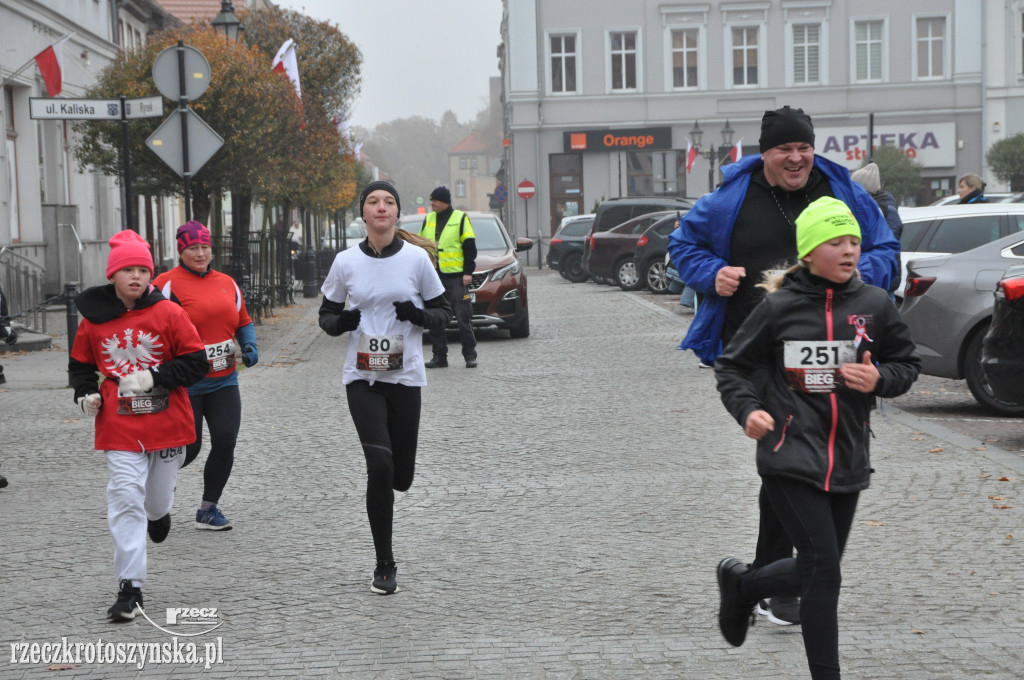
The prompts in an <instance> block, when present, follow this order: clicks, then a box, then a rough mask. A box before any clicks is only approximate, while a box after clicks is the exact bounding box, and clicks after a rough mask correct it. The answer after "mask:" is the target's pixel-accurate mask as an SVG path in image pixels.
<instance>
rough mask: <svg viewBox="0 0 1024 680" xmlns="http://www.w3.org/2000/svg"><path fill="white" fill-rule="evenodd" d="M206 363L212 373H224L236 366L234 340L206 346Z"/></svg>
mask: <svg viewBox="0 0 1024 680" xmlns="http://www.w3.org/2000/svg"><path fill="white" fill-rule="evenodd" d="M206 361H207V363H209V364H210V371H211V372H213V371H223V370H225V369H228V368H233V367H234V365H235V343H234V341H233V340H225V341H224V342H215V343H214V344H212V345H207V346H206Z"/></svg>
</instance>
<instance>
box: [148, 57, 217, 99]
mask: <svg viewBox="0 0 1024 680" xmlns="http://www.w3.org/2000/svg"><path fill="white" fill-rule="evenodd" d="M182 51H183V52H184V53H185V59H184V62H185V91H184V92H182V91H181V84H180V81H179V76H178V46H177V45H171V46H170V47H168V48H167V49H165V50H164V51H163V52H161V53H160V54H158V55H156V59H155V60H154V61H153V82H154V83H156V89H157V90H159V91H160V94H162V95H163V96H165V97H167V98H168V99H170V100H171V101H178V99H179V98H180V97H182V96H185V97H186V98H187V99H188V100H189V101H192V100H194V99H198V98H199V96H200V95H202V94H203V93H204V92H206V88H207V87H209V86H210V62H208V61H207V60H206V57H204V56H203V53H202V52H200V51H199V50H197V49H196V48H194V47H192V46H191V45H182Z"/></svg>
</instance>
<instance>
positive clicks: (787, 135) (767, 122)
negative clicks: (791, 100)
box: [760, 106, 814, 153]
mask: <svg viewBox="0 0 1024 680" xmlns="http://www.w3.org/2000/svg"><path fill="white" fill-rule="evenodd" d="M793 142H807V143H808V144H810V145H811V146H814V123H812V122H811V117H810V116H808V115H807V114H806V113H804V110H803V109H791V108H789V106H783V107H782V108H781V109H775V110H774V111H765V112H764V116H763V117H762V118H761V139H760V150H761V153H764V152H765V151H767V150H768V149H771V148H774V147H776V146H779V145H780V144H792V143H793Z"/></svg>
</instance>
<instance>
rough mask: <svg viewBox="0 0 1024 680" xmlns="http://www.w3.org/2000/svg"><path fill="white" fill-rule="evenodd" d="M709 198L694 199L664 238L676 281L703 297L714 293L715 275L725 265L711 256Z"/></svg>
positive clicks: (713, 218) (711, 227) (712, 212)
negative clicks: (684, 283)
mask: <svg viewBox="0 0 1024 680" xmlns="http://www.w3.org/2000/svg"><path fill="white" fill-rule="evenodd" d="M713 196H714V194H708V195H706V196H703V197H701V198H700V199H698V201H697V203H696V204H695V205H694V206H693V207H692V208H690V210H689V212H687V213H686V214H685V215H683V217H682V219H680V220H679V226H677V227H676V229H675V231H673V232H672V233H671V234H669V237H668V252H669V254H670V255H671V256H672V264H673V266H675V268H676V271H677V272H679V278H681V279H682V280H683V281H685V282H686V284H687V285H689V286H690V287H691V288H693V289H694V290H696V291H697V292H699V293H703V294H704V295H710V294H711V293H714V292H715V274H717V273H718V270H719V269H721V268H722V267H725V266H728V264H729V263H728V262H726V261H725V259H723V258H722V257H720V256H718V255H717V254H716V253H715V244H714V242H713V241H714V225H715V215H714V213H715V211H714V203H715V201H713V200H712V197H713ZM718 219H721V218H720V217H719V218H718Z"/></svg>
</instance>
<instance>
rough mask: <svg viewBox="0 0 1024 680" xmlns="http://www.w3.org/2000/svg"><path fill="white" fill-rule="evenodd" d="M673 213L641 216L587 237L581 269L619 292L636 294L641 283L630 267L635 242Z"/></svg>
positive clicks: (672, 215) (673, 214) (633, 268)
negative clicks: (618, 289) (618, 288)
mask: <svg viewBox="0 0 1024 680" xmlns="http://www.w3.org/2000/svg"><path fill="white" fill-rule="evenodd" d="M675 215H676V211H674V210H669V211H662V212H656V213H650V214H648V215H640V216H639V217H634V218H633V219H631V220H627V221H626V222H623V223H622V224H620V225H619V226H617V227H613V228H611V229H609V230H608V231H602V232H599V233H596V234H591V235H590V236H588V237H587V250H586V254H585V255H584V268H585V269H586V270H587V273H588V274H590V275H591V276H593V277H594V278H595V279H598V278H599V279H604V280H606V281H609V282H610V283H612V284H614V285H617V286H619V287H620V288H622V290H639V289H641V288H643V285H644V282H643V281H642V280H641V279H640V277H639V275H638V274H637V271H636V266H635V265H634V264H633V253H634V252H635V251H636V244H637V241H639V240H640V237H641V236H642V235H643V233H644V232H645V231H647V228H648V227H650V226H651V225H653V224H654V223H655V222H657V221H658V220H660V219H661V218H663V217H674V216H675Z"/></svg>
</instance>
